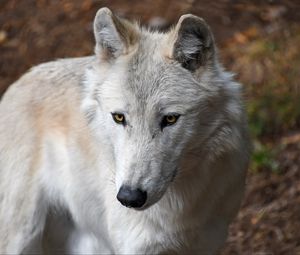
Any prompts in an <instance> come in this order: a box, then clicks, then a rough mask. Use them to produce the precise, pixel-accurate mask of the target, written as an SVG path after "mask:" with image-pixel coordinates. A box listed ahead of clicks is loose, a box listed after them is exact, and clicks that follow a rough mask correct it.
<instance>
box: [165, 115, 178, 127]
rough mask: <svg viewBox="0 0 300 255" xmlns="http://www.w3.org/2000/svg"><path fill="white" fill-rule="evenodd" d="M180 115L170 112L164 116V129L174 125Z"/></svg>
mask: <svg viewBox="0 0 300 255" xmlns="http://www.w3.org/2000/svg"><path fill="white" fill-rule="evenodd" d="M179 117H180V115H179V114H169V115H166V116H164V117H163V119H162V122H161V128H162V129H163V128H164V127H166V126H171V125H174V124H175V123H176V122H177V120H178V118H179Z"/></svg>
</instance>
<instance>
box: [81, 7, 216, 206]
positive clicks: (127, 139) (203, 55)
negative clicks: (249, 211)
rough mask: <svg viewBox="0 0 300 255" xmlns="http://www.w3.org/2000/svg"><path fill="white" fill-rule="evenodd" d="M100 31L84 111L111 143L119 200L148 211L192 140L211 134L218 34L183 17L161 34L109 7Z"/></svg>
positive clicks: (100, 20) (103, 12) (103, 138)
mask: <svg viewBox="0 0 300 255" xmlns="http://www.w3.org/2000/svg"><path fill="white" fill-rule="evenodd" d="M94 30H95V37H96V56H97V58H98V60H97V65H95V66H94V67H93V68H92V69H90V70H88V71H87V74H86V77H87V79H86V97H85V99H84V101H83V110H84V111H85V113H86V115H87V116H88V118H89V119H90V125H91V128H92V129H93V132H95V134H96V135H97V136H98V137H99V140H101V141H106V143H107V144H109V146H110V148H111V151H112V154H113V158H114V162H115V183H116V190H117V191H118V196H117V197H118V199H119V200H120V202H121V203H122V204H123V205H126V206H128V207H134V208H138V209H144V208H147V207H149V206H151V205H153V204H154V203H155V202H157V201H158V200H159V199H160V198H161V197H162V196H163V194H164V193H165V191H166V189H167V188H168V185H169V184H170V182H171V181H172V180H173V179H174V178H176V174H177V172H178V171H182V169H179V165H180V161H181V159H182V155H184V153H185V152H186V151H187V150H188V148H189V144H190V143H191V138H192V137H195V134H197V135H198V136H197V137H199V141H197V142H196V143H195V141H193V144H201V140H202V139H205V137H206V136H208V135H209V132H210V129H209V128H208V127H209V125H208V123H209V121H208V120H210V119H213V118H212V116H210V115H211V114H212V111H211V110H210V111H209V112H210V115H208V111H207V109H208V108H209V100H210V98H211V94H213V90H211V88H210V87H208V86H207V83H206V82H205V79H207V77H208V76H209V75H211V73H212V71H211V67H213V65H214V43H213V37H212V35H211V33H210V30H209V28H208V26H207V25H206V23H205V22H204V21H203V20H202V19H200V18H198V17H196V16H192V15H184V16H182V17H181V19H180V20H179V22H178V24H177V26H176V28H175V29H173V30H171V31H170V32H169V33H167V34H160V33H154V32H152V33H151V32H149V31H145V30H143V29H141V28H139V27H138V26H136V25H134V24H131V23H128V22H127V21H125V20H121V19H120V18H118V17H116V16H114V15H113V14H112V13H111V12H110V11H109V10H108V9H101V10H100V11H99V12H98V13H97V15H96V18H95V23H94ZM204 120H205V123H206V125H203V123H204V122H203V121H204ZM201 121H202V122H201ZM203 126H205V128H203Z"/></svg>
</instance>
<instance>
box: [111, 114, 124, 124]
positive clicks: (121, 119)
mask: <svg viewBox="0 0 300 255" xmlns="http://www.w3.org/2000/svg"><path fill="white" fill-rule="evenodd" d="M112 117H113V119H114V121H115V122H116V123H118V124H123V125H124V124H125V116H124V114H122V113H112Z"/></svg>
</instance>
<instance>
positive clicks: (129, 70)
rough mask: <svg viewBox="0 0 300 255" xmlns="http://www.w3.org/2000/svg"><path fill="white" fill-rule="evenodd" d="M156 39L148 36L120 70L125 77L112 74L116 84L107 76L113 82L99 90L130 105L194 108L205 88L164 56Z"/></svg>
mask: <svg viewBox="0 0 300 255" xmlns="http://www.w3.org/2000/svg"><path fill="white" fill-rule="evenodd" d="M149 33H150V32H149ZM158 36H160V35H159V34H158ZM153 37H154V36H153V33H151V34H149V35H144V36H143V38H142V39H140V41H139V43H138V45H137V49H136V50H135V52H134V53H133V54H132V55H130V57H127V58H126V61H124V62H123V61H122V64H121V67H119V68H118V70H120V69H121V70H122V71H121V72H122V75H117V76H118V77H117V78H115V77H116V74H114V73H112V76H114V77H113V78H111V80H112V81H111V80H110V77H107V78H108V80H109V82H108V83H105V81H104V84H103V85H101V84H100V85H99V90H100V91H101V90H102V94H103V90H104V91H107V94H108V96H109V97H110V98H111V97H113V95H114V96H115V97H116V99H117V98H118V99H120V97H122V99H123V100H125V101H130V102H127V103H129V104H131V103H132V102H133V101H135V102H137V103H138V104H139V105H143V106H147V103H152V104H151V107H153V106H154V105H156V106H158V107H161V108H163V107H164V106H167V105H171V104H172V105H176V104H177V105H178V106H180V105H183V106H184V105H188V104H189V105H191V103H192V102H193V101H197V100H198V99H199V98H200V92H201V85H200V84H199V82H198V81H196V80H195V79H194V77H193V76H192V74H191V73H190V72H189V71H188V70H186V69H184V68H182V67H181V65H180V63H177V62H176V61H170V60H169V59H168V58H166V57H165V56H164V55H163V53H162V48H163V47H164V45H162V44H161V43H160V42H159V39H156V38H153ZM159 38H160V37H159ZM101 86H103V87H101ZM112 90H113V92H114V93H111V92H112ZM104 94H106V93H104Z"/></svg>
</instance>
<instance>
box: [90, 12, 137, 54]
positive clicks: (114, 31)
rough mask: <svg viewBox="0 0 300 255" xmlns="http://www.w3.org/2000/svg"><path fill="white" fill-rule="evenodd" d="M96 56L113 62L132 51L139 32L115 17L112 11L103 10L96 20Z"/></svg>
mask: <svg viewBox="0 0 300 255" xmlns="http://www.w3.org/2000/svg"><path fill="white" fill-rule="evenodd" d="M94 34H95V39H96V54H97V55H98V56H100V57H102V58H103V59H105V60H112V59H115V58H117V57H119V56H121V55H125V54H127V53H128V52H129V51H130V48H131V46H133V45H134V44H135V43H136V42H137V40H138V38H139V34H138V30H137V29H136V27H135V26H134V25H133V24H132V23H130V22H129V21H127V20H124V19H121V18H119V17H117V16H116V15H114V14H113V13H112V12H111V10H109V9H108V8H106V7H104V8H101V9H100V10H99V11H98V12H97V14H96V17H95V20H94Z"/></svg>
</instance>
